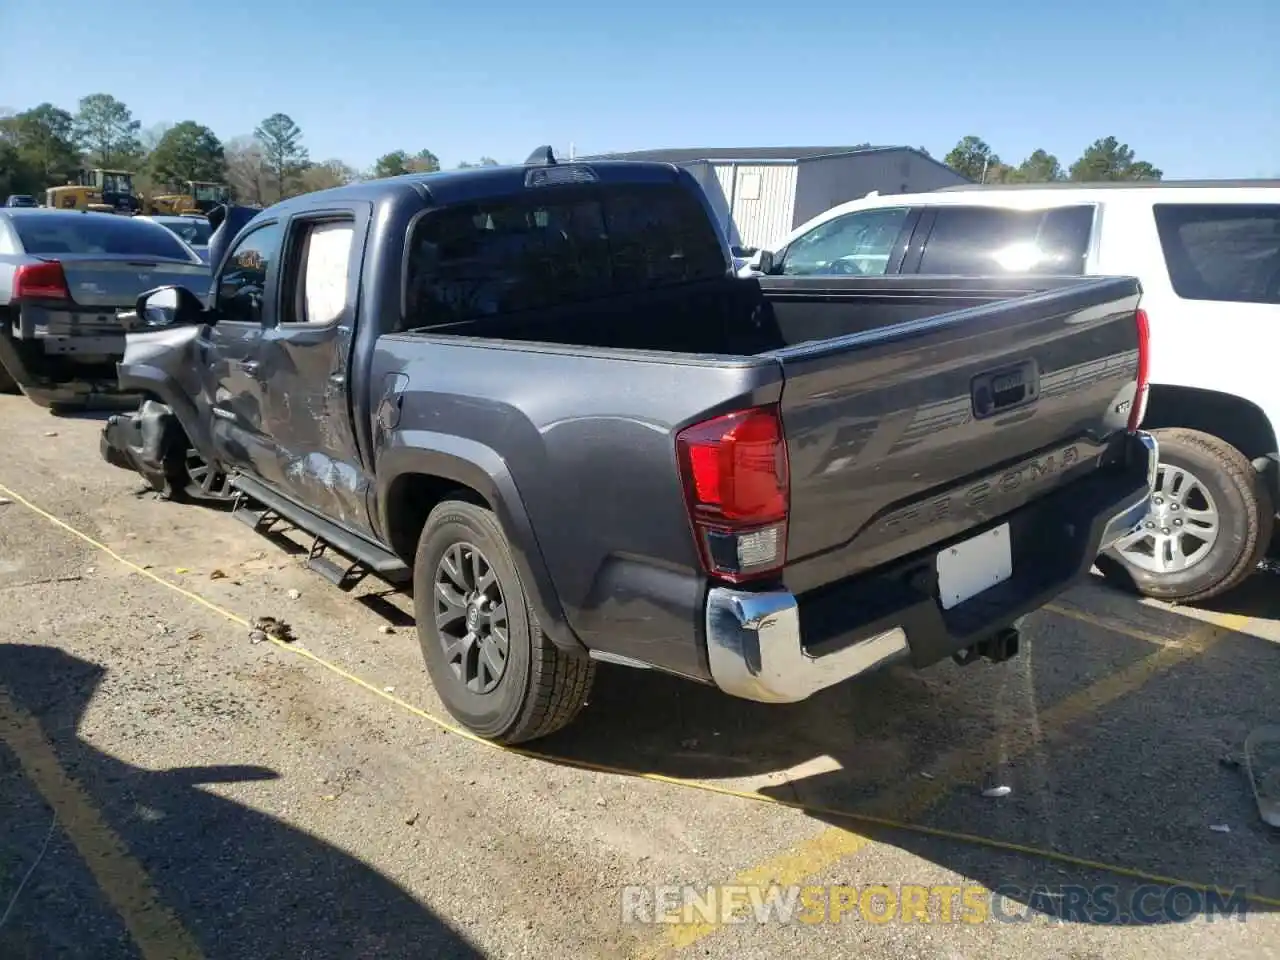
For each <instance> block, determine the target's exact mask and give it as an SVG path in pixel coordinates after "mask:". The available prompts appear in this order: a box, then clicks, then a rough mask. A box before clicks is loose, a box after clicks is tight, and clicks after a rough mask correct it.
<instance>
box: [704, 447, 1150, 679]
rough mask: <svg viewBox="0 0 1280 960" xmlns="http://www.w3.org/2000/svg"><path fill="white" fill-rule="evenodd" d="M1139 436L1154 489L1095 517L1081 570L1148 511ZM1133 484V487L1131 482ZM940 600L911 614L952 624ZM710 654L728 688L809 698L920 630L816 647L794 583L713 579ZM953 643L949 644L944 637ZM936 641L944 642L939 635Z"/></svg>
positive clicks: (1032, 599)
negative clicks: (749, 586) (731, 583)
mask: <svg viewBox="0 0 1280 960" xmlns="http://www.w3.org/2000/svg"><path fill="white" fill-rule="evenodd" d="M1136 439H1137V441H1138V442H1137V443H1136V444H1134V447H1135V448H1136V451H1138V452H1139V455H1145V456H1146V458H1147V463H1146V478H1147V485H1146V489H1145V490H1144V489H1141V488H1139V489H1137V490H1135V491H1133V492H1131V493H1129V494H1128V495H1126V496H1125V497H1124V498H1123V499H1122V500H1120V501H1119V502H1117V503H1115V504H1113V505H1112V507H1111V508H1110V509H1109V511H1108V512H1109V515H1107V514H1104V515H1103V516H1104V517H1105V520H1100V518H1098V517H1096V516H1095V517H1090V518H1089V519H1090V520H1091V521H1094V522H1096V523H1097V525H1096V526H1095V527H1093V529H1094V530H1096V531H1097V532H1096V533H1095V534H1094V535H1093V536H1092V537H1091V540H1092V549H1091V551H1090V550H1086V551H1085V553H1084V554H1083V555H1082V556H1081V562H1080V564H1077V567H1076V576H1083V575H1084V574H1086V573H1087V571H1088V570H1089V567H1090V566H1091V565H1092V563H1093V560H1094V558H1095V557H1096V556H1097V554H1098V553H1099V552H1101V551H1102V550H1104V549H1106V548H1107V547H1109V546H1111V545H1112V544H1113V543H1115V541H1116V540H1118V539H1120V538H1121V537H1123V536H1124V535H1125V534H1126V533H1128V532H1129V531H1130V530H1132V529H1133V528H1134V526H1136V525H1137V524H1138V523H1140V522H1141V521H1142V518H1143V517H1144V516H1146V513H1147V511H1148V509H1149V504H1150V499H1151V492H1152V489H1153V487H1154V484H1155V480H1156V470H1157V460H1158V448H1157V444H1156V440H1155V438H1154V437H1152V436H1151V435H1150V434H1147V433H1140V434H1139V435H1138V436H1137V438H1136ZM1131 489H1132V488H1131ZM1076 576H1073V577H1067V578H1064V580H1063V581H1062V582H1061V583H1059V584H1056V585H1055V586H1054V587H1053V588H1052V589H1050V590H1048V591H1045V590H1040V591H1039V592H1038V593H1037V594H1036V595H1034V596H1029V597H1027V598H1026V602H1024V603H1020V604H1015V605H1012V606H1010V607H1009V608H1008V609H1006V610H1005V611H1004V613H1003V614H997V615H996V616H995V617H993V619H991V620H990V621H989V622H988V623H986V624H985V625H984V626H983V628H982V629H981V631H980V634H981V635H983V636H990V635H993V634H995V633H998V632H999V631H1000V630H1002V629H1006V628H1008V627H1009V626H1011V625H1012V624H1013V623H1015V622H1016V621H1017V620H1019V619H1020V618H1021V617H1022V616H1024V615H1025V614H1026V612H1028V610H1029V609H1035V608H1037V607H1040V606H1043V605H1044V604H1045V603H1047V602H1049V600H1051V599H1052V598H1053V596H1055V595H1056V594H1058V593H1061V592H1062V591H1063V590H1065V589H1067V587H1069V586H1070V585H1071V583H1072V582H1074V581H1075V579H1076ZM930 603H932V605H933V607H934V608H935V609H934V610H933V611H930V615H929V616H927V617H925V618H921V617H919V616H913V617H908V616H906V612H907V611H906V610H904V611H903V613H904V616H903V620H904V622H905V621H906V620H908V619H912V621H913V622H915V623H921V622H928V623H933V624H934V625H935V626H934V628H933V629H936V630H941V631H943V632H947V627H946V626H945V625H944V618H943V617H942V614H941V611H940V609H938V605H937V601H936V598H922V600H921V603H920V604H919V606H927V605H928V604H930ZM706 636H707V660H708V664H709V666H710V670H711V676H712V678H713V679H714V681H715V683H716V686H718V687H719V688H720V689H721V690H723V691H724V692H725V693H729V694H732V695H733V696H736V697H743V698H745V699H747V700H757V701H760V702H762V703H793V702H796V701H799V700H805V699H807V698H808V697H810V696H812V695H813V694H815V693H817V692H818V691H819V690H823V689H825V688H826V687H830V686H833V685H835V684H837V683H840V682H842V681H844V680H848V679H850V678H852V677H856V676H858V675H859V674H862V673H866V672H868V671H870V670H874V669H876V668H877V667H880V666H882V665H884V664H885V663H887V662H889V661H891V660H895V659H899V658H903V657H906V656H907V655H908V654H909V653H910V651H911V647H912V643H913V641H916V640H917V639H918V638H916V637H908V635H907V631H906V630H905V629H904V628H903V627H901V626H898V627H893V628H892V629H889V630H885V631H883V632H879V633H875V634H873V635H871V636H867V637H865V638H862V639H859V640H858V641H857V642H855V643H851V644H849V645H848V646H845V647H843V648H841V649H839V650H835V651H832V652H830V653H827V654H825V655H823V656H812V655H810V654H809V653H808V652H807V651H806V649H805V646H804V642H803V637H802V636H801V629H800V605H799V602H798V601H797V599H796V597H795V596H794V595H793V594H791V593H790V592H789V591H786V590H773V591H767V592H751V591H746V590H737V589H733V588H729V587H713V588H712V589H711V590H710V591H708V596H707V608H706ZM975 636H976V634H975V633H973V632H972V631H970V632H967V633H966V634H965V635H964V636H955V637H954V642H953V643H951V649H953V650H954V651H959V650H961V649H965V648H966V647H967V646H969V645H971V644H972V643H973V642H974V638H975ZM944 645H945V644H944ZM931 646H934V647H937V646H938V644H937V643H936V642H935V643H933V644H931Z"/></svg>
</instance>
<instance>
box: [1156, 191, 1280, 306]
mask: <svg viewBox="0 0 1280 960" xmlns="http://www.w3.org/2000/svg"><path fill="white" fill-rule="evenodd" d="M1152 209H1153V212H1154V214H1155V221H1156V231H1157V232H1158V233H1159V236H1160V247H1161V249H1162V251H1163V252H1164V258H1165V265H1166V266H1167V268H1168V270H1169V281H1170V283H1171V285H1172V286H1173V292H1174V293H1176V294H1177V295H1178V296H1179V297H1181V298H1182V299H1184V300H1215V301H1226V302H1234V303H1271V304H1276V303H1280V203H1272V204H1244V203H1239V204H1235V203H1232V204H1206V203H1157V204H1154V205H1153V208H1152Z"/></svg>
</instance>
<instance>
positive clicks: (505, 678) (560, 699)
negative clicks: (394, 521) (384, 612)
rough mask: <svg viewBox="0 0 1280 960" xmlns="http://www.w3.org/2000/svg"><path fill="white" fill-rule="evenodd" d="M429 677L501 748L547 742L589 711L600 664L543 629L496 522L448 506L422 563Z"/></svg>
mask: <svg viewBox="0 0 1280 960" xmlns="http://www.w3.org/2000/svg"><path fill="white" fill-rule="evenodd" d="M413 608H414V617H415V619H416V620H417V622H418V642H419V644H421V646H422V656H423V659H424V660H425V661H426V664H427V672H428V673H429V674H430V675H431V682H432V684H433V685H434V686H435V688H436V693H438V694H439V695H440V699H441V700H442V701H444V705H445V707H446V708H447V709H448V711H449V713H450V714H452V715H453V716H454V717H455V718H456V719H457V720H458V721H459V722H461V723H462V724H463V725H464V726H465V727H466V728H467V729H468V730H470V731H471V732H472V733H475V734H477V735H478V736H481V737H485V738H487V739H491V740H496V741H498V742H500V743H520V742H522V741H526V740H533V739H536V738H538V737H545V736H547V735H548V734H550V733H554V732H555V731H557V730H559V729H560V728H561V727H563V726H565V725H566V724H568V723H569V721H570V720H572V719H573V718H574V717H575V716H576V715H577V713H578V711H579V710H581V709H582V707H583V705H584V704H585V703H586V700H587V694H588V692H589V691H590V689H591V682H592V680H593V678H594V676H595V664H594V663H593V662H592V661H591V660H589V659H587V658H586V657H578V656H572V655H570V654H566V653H565V652H564V651H562V650H560V649H559V648H558V647H556V645H555V644H554V643H552V642H551V640H550V638H548V637H547V636H546V634H544V633H543V632H542V630H541V628H539V626H538V622H537V620H535V619H534V616H533V611H532V610H531V609H530V608H529V603H528V599H527V597H526V595H525V591H524V586H523V584H521V582H520V576H519V574H518V573H517V572H516V568H515V564H514V563H513V562H512V560H511V551H510V548H509V547H508V545H507V540H506V537H505V536H504V535H503V533H502V528H501V527H500V526H499V525H498V521H497V519H496V518H495V517H494V515H493V514H492V513H491V512H490V511H488V510H486V509H484V508H483V507H478V506H476V505H475V504H472V503H465V502H461V501H446V502H445V503H442V504H440V505H439V506H437V507H436V508H435V509H434V510H432V511H431V515H430V516H429V517H428V518H427V523H426V526H425V527H424V528H423V530H422V536H421V538H420V539H419V541H418V551H417V556H416V557H415V559H414V565H413Z"/></svg>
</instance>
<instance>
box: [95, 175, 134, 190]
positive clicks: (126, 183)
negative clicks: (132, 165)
mask: <svg viewBox="0 0 1280 960" xmlns="http://www.w3.org/2000/svg"><path fill="white" fill-rule="evenodd" d="M102 192H103V193H133V176H132V175H131V174H128V173H110V172H103V174H102Z"/></svg>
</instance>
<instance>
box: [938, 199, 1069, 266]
mask: <svg viewBox="0 0 1280 960" xmlns="http://www.w3.org/2000/svg"><path fill="white" fill-rule="evenodd" d="M934 210H935V211H936V212H937V219H936V220H934V223H933V230H932V231H931V232H930V234H929V240H928V243H927V245H926V246H925V248H924V256H923V258H922V259H921V261H920V267H919V270H918V272H920V273H933V274H952V275H957V276H970V277H972V276H979V277H980V276H987V275H993V274H1006V273H1042V274H1056V275H1059V276H1079V275H1080V274H1082V273H1084V261H1085V256H1086V255H1087V253H1088V250H1089V233H1090V231H1091V229H1092V227H1093V207H1091V206H1075V207H1055V208H1053V209H1050V210H1006V209H1002V208H1000V207H952V206H945V207H944V206H938V207H935V208H934Z"/></svg>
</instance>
